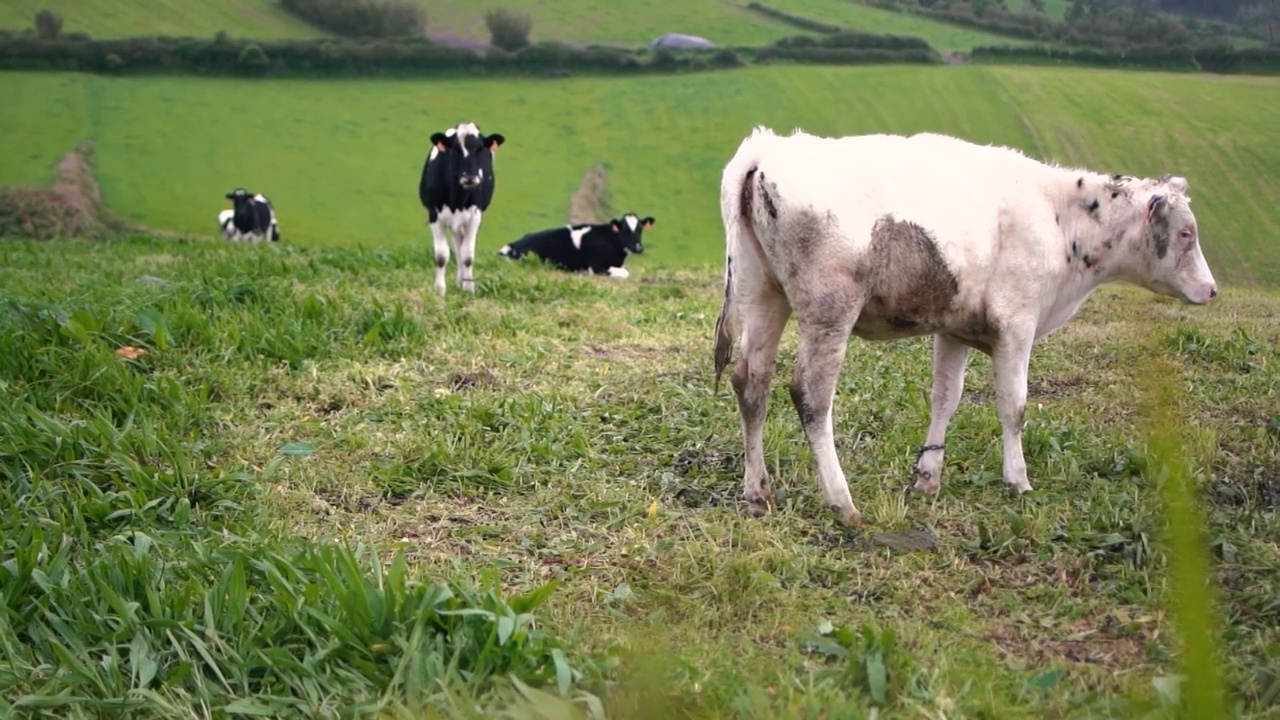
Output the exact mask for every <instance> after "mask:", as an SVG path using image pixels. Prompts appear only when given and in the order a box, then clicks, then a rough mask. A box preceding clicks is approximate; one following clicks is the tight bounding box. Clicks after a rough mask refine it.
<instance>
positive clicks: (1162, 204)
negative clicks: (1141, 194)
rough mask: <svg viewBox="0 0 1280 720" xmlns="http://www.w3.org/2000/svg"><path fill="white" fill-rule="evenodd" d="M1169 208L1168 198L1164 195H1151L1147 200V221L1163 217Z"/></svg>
mask: <svg viewBox="0 0 1280 720" xmlns="http://www.w3.org/2000/svg"><path fill="white" fill-rule="evenodd" d="M1168 210H1169V198H1167V197H1165V196H1164V195H1152V196H1151V198H1150V199H1149V200H1147V222H1151V221H1152V220H1154V219H1156V218H1158V217H1164V216H1165V214H1166V213H1167V212H1168Z"/></svg>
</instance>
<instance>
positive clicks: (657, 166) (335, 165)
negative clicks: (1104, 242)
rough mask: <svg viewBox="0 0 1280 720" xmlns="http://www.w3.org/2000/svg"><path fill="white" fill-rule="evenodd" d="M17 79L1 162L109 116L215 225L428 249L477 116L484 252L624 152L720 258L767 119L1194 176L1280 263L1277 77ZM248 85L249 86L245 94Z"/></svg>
mask: <svg viewBox="0 0 1280 720" xmlns="http://www.w3.org/2000/svg"><path fill="white" fill-rule="evenodd" d="M0 90H2V91H3V92H4V93H5V94H6V96H9V97H13V96H15V95H21V96H24V97H29V98H30V101H28V102H24V103H21V104H8V105H6V106H4V107H3V108H0V123H3V127H4V128H5V129H6V131H7V133H8V136H10V137H22V138H23V143H22V147H23V148H24V151H23V152H21V153H6V154H5V155H4V156H3V157H0V178H4V179H5V182H9V183H12V182H18V181H26V182H40V181H42V180H44V179H47V177H48V174H49V168H51V167H52V165H53V163H54V162H55V161H56V159H57V157H58V155H59V154H60V153H61V152H63V151H64V150H65V149H66V148H69V147H71V146H72V145H73V144H74V143H75V142H76V141H77V140H78V139H79V138H80V137H81V136H83V135H84V134H85V133H86V129H87V133H88V134H89V135H91V136H92V137H93V138H94V139H95V140H96V141H97V161H98V171H99V179H100V182H101V184H102V188H103V193H104V197H105V198H106V202H107V203H108V204H109V206H111V207H112V208H114V209H116V210H118V211H119V212H120V213H122V214H123V215H125V216H126V217H128V218H129V219H132V220H135V221H137V222H141V223H145V224H147V225H149V226H152V227H156V228H163V229H169V230H178V231H187V232H198V233H212V232H213V229H214V220H213V218H214V216H215V215H216V213H217V211H218V210H219V209H220V208H221V207H222V206H223V205H224V203H225V201H224V200H222V195H223V193H225V192H226V191H227V190H229V189H230V188H232V187H235V186H236V185H244V186H246V187H249V188H251V189H260V190H262V191H264V192H267V193H269V194H270V195H271V196H272V198H273V199H274V200H276V201H277V203H278V205H279V212H280V216H281V222H282V227H283V230H284V231H285V233H286V237H287V238H288V240H289V241H290V242H294V243H299V244H357V243H359V244H366V245H376V246H393V245H400V244H406V243H411V244H415V245H417V246H419V247H421V248H422V249H423V252H424V253H425V252H427V249H428V247H429V241H428V237H429V235H428V231H427V229H426V228H425V227H424V225H423V222H424V218H423V216H422V213H421V210H420V208H419V207H418V201H417V197H416V184H417V179H418V173H419V171H420V169H421V163H422V159H423V156H424V153H425V147H426V138H427V136H428V135H429V133H430V132H431V131H433V130H436V129H439V128H441V127H445V126H448V125H451V124H453V123H454V122H457V121H458V120H459V119H460V118H461V117H462V116H463V115H465V116H466V117H467V118H469V119H474V120H475V121H477V122H479V123H480V124H481V127H482V128H487V129H489V130H491V131H501V132H503V133H505V134H506V136H507V138H508V140H509V142H508V143H507V144H506V145H504V146H503V148H502V150H501V151H499V154H498V158H497V172H498V174H499V176H500V177H499V180H498V186H499V187H498V193H497V201H496V202H495V204H494V206H493V207H492V208H491V211H490V213H489V214H487V215H486V217H485V226H484V229H483V230H482V232H481V237H480V249H481V252H491V251H493V250H494V249H496V248H497V247H498V246H499V245H500V244H502V243H503V242H507V241H509V240H511V239H513V238H514V237H517V236H518V235H520V234H522V233H523V232H527V231H529V230H531V229H536V228H539V227H546V226H551V225H556V224H558V223H560V222H563V221H564V219H565V214H566V211H567V207H568V201H569V196H570V195H571V194H572V192H573V190H574V188H575V187H576V186H577V184H578V182H579V181H580V179H581V177H582V174H583V173H584V172H585V171H586V170H587V169H588V168H589V167H591V166H592V165H593V164H595V163H597V162H604V163H606V164H607V166H608V183H609V191H610V193H611V194H612V199H613V204H614V206H615V207H617V208H619V209H633V210H635V211H637V212H641V213H644V214H651V215H654V216H655V217H656V218H657V219H658V224H657V225H656V226H655V227H654V228H653V229H652V230H651V231H650V236H647V237H646V240H647V241H649V242H651V243H652V244H651V250H652V252H651V253H648V254H646V255H645V256H644V257H643V258H639V259H638V260H639V261H640V262H639V263H638V267H641V268H643V267H645V266H653V267H658V266H681V265H699V264H715V263H718V262H719V261H720V257H721V252H722V250H721V247H722V242H723V240H722V234H721V230H720V226H719V217H718V215H719V213H718V209H717V194H718V185H719V176H720V172H721V169H722V168H723V165H724V162H725V161H726V160H727V159H728V158H729V156H730V155H732V153H733V151H734V149H735V148H736V147H737V144H738V142H739V141H740V140H741V138H742V137H743V136H744V135H745V134H746V133H747V132H748V131H749V130H750V128H751V126H752V125H754V124H757V123H763V124H767V125H771V126H774V127H775V128H778V129H781V130H786V129H789V128H792V127H795V126H801V127H804V128H806V129H808V130H809V131H811V132H816V133H825V134H846V133H860V132H875V131H892V132H901V133H910V132H916V131H921V130H936V131H942V132H947V133H952V134H956V135H959V136H962V137H966V138H969V139H971V140H973V141H976V142H984V143H985V142H991V143H1001V144H1009V145H1013V146H1016V147H1020V148H1023V149H1025V150H1027V151H1029V152H1031V153H1033V154H1036V155H1038V156H1042V157H1048V158H1050V159H1053V160H1057V161H1061V162H1064V163H1071V164H1085V165H1089V166H1092V167H1096V168H1098V169H1100V170H1107V171H1114V172H1128V173H1134V174H1160V173H1163V172H1176V173H1181V174H1184V175H1186V176H1187V177H1188V178H1189V179H1190V182H1191V188H1192V192H1193V197H1194V198H1195V209H1196V211H1197V216H1198V218H1199V219H1200V222H1201V227H1202V229H1203V236H1204V243H1205V252H1206V254H1207V255H1208V257H1209V259H1210V262H1212V263H1213V264H1214V267H1215V270H1216V271H1217V272H1218V273H1220V277H1222V278H1223V279H1224V280H1228V281H1230V280H1238V281H1265V282H1280V253H1278V252H1276V250H1275V248H1276V243H1277V238H1280V219H1277V217H1276V215H1275V213H1274V212H1272V210H1271V209H1272V208H1274V207H1276V205H1277V204H1278V203H1280V176H1277V175H1276V173H1275V172H1274V168H1276V167H1280V103H1277V102H1275V101H1274V98H1275V97H1277V96H1278V94H1277V91H1278V90H1280V80H1277V79H1274V78H1256V77H1212V76H1189V75H1168V74H1155V73H1136V72H1099V71H1088V70H1074V69H1072V70H1066V69H1020V68H1012V67H960V68H929V69H926V68H903V67H876V68H823V67H805V68H783V67H772V68H755V69H750V70H744V71H734V72H724V73H711V74H701V75H692V76H684V77H644V78H635V79H630V80H627V81H625V82H624V81H619V80H617V79H613V78H601V79H587V78H583V79H568V80H554V81H538V80H529V79H520V80H482V79H481V80H478V79H458V80H446V81H433V82H422V81H405V82H399V81H386V82H383V81H371V80H359V81H349V82H318V81H316V82H311V81H298V82H289V81H269V82H251V83H244V82H236V81H234V80H223V79H194V78H145V79H117V78H103V77H86V78H76V77H69V76H64V75H55V74H45V75H37V76H31V75H22V74H4V75H0ZM231 93H234V94H235V95H236V96H237V97H239V98H241V100H242V102H241V103H239V104H231V103H227V102H226V98H227V96H228V95H229V94H231ZM442 98H448V102H447V103H446V102H442V101H441V99H442ZM243 107H252V108H265V109H268V110H267V111H266V112H244V111H243V110H242V108H243ZM461 108H465V109H466V111H465V113H463V114H461V115H460V112H462V111H461V110H460V109H461ZM50 117H53V118H56V119H55V120H53V121H50V120H49V118H50ZM235 148H245V150H244V151H243V152H237V151H236V150H235Z"/></svg>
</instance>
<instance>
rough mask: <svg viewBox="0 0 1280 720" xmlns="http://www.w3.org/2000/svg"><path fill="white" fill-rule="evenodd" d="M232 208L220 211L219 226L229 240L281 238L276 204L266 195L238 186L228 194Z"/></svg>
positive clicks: (272, 239) (276, 239)
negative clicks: (250, 191)
mask: <svg viewBox="0 0 1280 720" xmlns="http://www.w3.org/2000/svg"><path fill="white" fill-rule="evenodd" d="M226 198H227V199H228V200H230V201H231V204H232V209H230V210H223V211H222V212H220V213H218V227H219V228H220V229H221V231H222V236H223V237H224V238H226V239H228V240H250V241H255V240H259V239H261V238H268V239H270V240H271V241H272V242H275V241H278V240H279V239H280V223H279V221H278V220H276V210H275V206H274V205H272V203H271V201H270V200H269V199H267V196H266V195H263V194H262V193H257V194H256V195H250V194H249V192H248V191H247V190H245V189H244V188H236V189H235V190H232V191H231V192H229V193H227V194H226Z"/></svg>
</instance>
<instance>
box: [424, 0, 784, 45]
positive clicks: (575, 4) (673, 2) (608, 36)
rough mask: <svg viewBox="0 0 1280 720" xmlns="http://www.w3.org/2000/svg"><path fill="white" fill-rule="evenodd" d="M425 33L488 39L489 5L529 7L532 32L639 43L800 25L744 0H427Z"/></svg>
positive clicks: (751, 34) (755, 40) (739, 37)
mask: <svg viewBox="0 0 1280 720" xmlns="http://www.w3.org/2000/svg"><path fill="white" fill-rule="evenodd" d="M422 4H423V5H424V6H425V7H426V9H427V33H428V34H430V35H436V34H442V33H445V34H450V35H456V36H459V37H467V38H477V39H484V40H487V39H488V38H489V31H488V29H487V28H486V27H485V24H484V15H485V12H487V11H488V10H489V8H490V7H499V6H500V7H507V8H512V9H516V10H521V11H524V12H527V13H528V14H529V16H530V18H532V20H533V32H532V34H531V36H530V38H531V39H532V40H533V41H535V42H536V41H539V40H570V41H573V42H582V43H592V42H599V43H616V44H621V45H631V46H638V45H643V44H645V43H647V42H649V41H650V40H652V39H654V38H656V37H658V36H659V35H662V34H663V33H669V32H679V33H686V34H690V35H701V36H703V37H706V38H708V39H710V40H712V41H713V42H715V43H717V44H719V45H762V44H765V43H768V42H772V41H774V40H777V39H778V38H780V37H784V36H787V35H799V34H805V33H804V31H802V30H797V29H796V28H793V27H790V26H788V25H785V24H783V23H780V22H776V21H774V20H771V19H769V18H765V17H763V16H761V15H757V14H755V13H752V12H750V11H748V10H747V9H746V8H745V3H739V2H732V1H731V0H686V1H683V2H682V1H680V0H634V1H633V2H627V3H626V4H619V3H616V2H612V1H611V0H554V1H553V2H548V1H547V0H507V1H504V2H502V3H499V4H496V5H494V4H482V3H459V2H449V1H448V0H423V2H422Z"/></svg>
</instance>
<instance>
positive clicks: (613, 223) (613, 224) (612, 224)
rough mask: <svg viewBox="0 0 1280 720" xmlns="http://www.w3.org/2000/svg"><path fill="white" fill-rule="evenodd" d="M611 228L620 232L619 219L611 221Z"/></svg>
mask: <svg viewBox="0 0 1280 720" xmlns="http://www.w3.org/2000/svg"><path fill="white" fill-rule="evenodd" d="M609 229H610V230H613V231H614V232H618V221H617V220H614V221H612V222H610V223H609Z"/></svg>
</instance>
